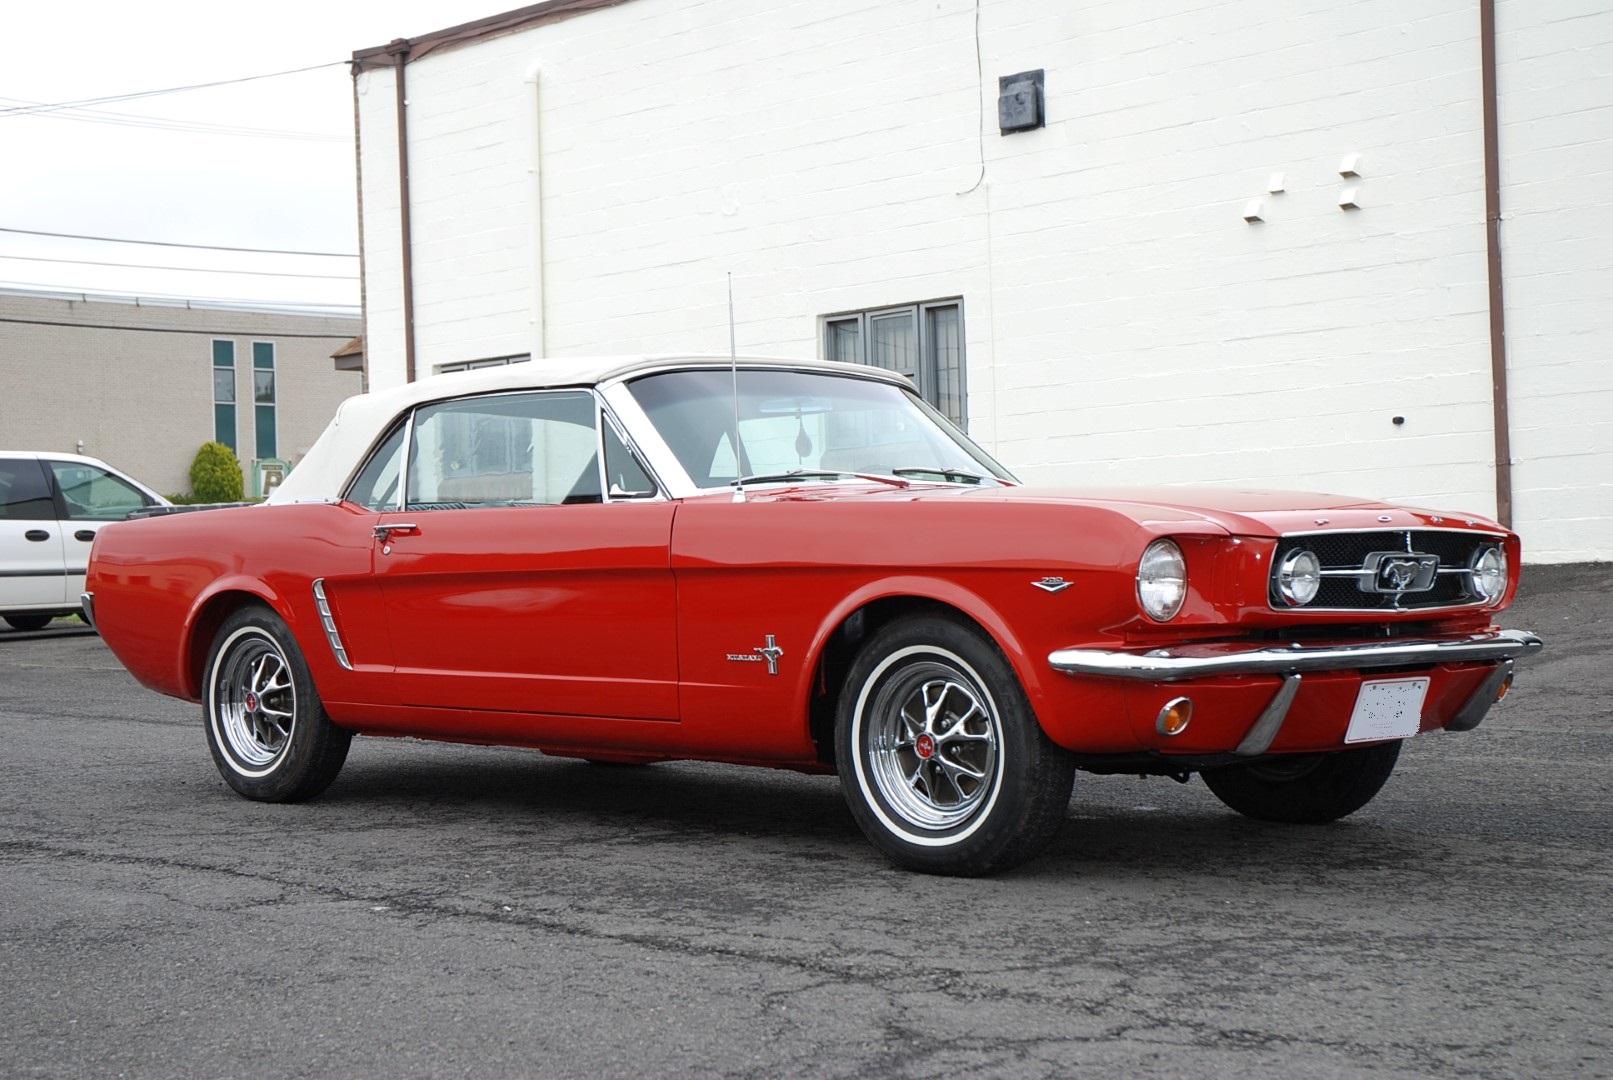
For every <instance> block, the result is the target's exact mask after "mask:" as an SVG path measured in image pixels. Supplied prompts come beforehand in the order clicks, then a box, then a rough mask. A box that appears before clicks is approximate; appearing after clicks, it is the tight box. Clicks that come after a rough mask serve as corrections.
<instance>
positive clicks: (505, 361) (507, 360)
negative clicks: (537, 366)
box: [432, 356, 532, 375]
mask: <svg viewBox="0 0 1613 1080" xmlns="http://www.w3.org/2000/svg"><path fill="white" fill-rule="evenodd" d="M531 359H532V357H530V356H496V357H494V358H493V359H491V360H459V361H456V362H455V363H452V364H438V365H436V366H435V367H434V368H432V370H433V371H434V372H436V374H438V375H446V374H448V373H449V372H450V371H475V370H476V369H477V368H486V367H505V366H507V365H509V364H524V363H526V362H527V361H528V360H531Z"/></svg>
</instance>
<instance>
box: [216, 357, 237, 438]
mask: <svg viewBox="0 0 1613 1080" xmlns="http://www.w3.org/2000/svg"><path fill="white" fill-rule="evenodd" d="M213 439H214V441H215V442H221V443H223V444H224V445H225V446H227V447H229V448H230V449H231V450H234V449H235V448H236V447H235V342H233V341H215V342H213Z"/></svg>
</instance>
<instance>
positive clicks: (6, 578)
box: [0, 450, 169, 630]
mask: <svg viewBox="0 0 1613 1080" xmlns="http://www.w3.org/2000/svg"><path fill="white" fill-rule="evenodd" d="M167 505H169V503H168V500H167V499H165V498H163V497H162V496H161V495H159V494H157V493H156V492H155V491H152V490H151V489H150V488H148V487H146V486H145V485H144V484H142V483H140V481H138V480H136V479H134V478H133V477H131V476H128V475H126V474H124V473H121V472H119V471H118V470H116V469H114V468H113V467H112V466H110V465H108V464H107V463H106V462H104V461H98V460H96V459H95V458H91V457H83V456H81V455H79V454H46V453H34V452H31V451H12V450H0V619H4V620H5V621H6V622H7V623H9V624H11V626H12V627H14V628H15V629H18V630H39V629H41V628H43V627H44V626H45V625H46V624H48V623H49V622H50V621H51V620H52V619H54V618H55V617H56V616H58V615H71V614H74V613H76V612H77V611H78V607H79V594H80V593H82V592H83V591H84V568H85V566H86V564H87V563H88V562H89V558H90V544H91V542H92V541H94V539H95V531H96V530H97V529H99V528H100V527H101V526H102V525H105V524H106V523H107V522H109V521H122V520H123V519H124V518H126V517H128V516H129V514H130V513H132V512H133V511H135V510H138V509H140V508H142V507H147V506H167Z"/></svg>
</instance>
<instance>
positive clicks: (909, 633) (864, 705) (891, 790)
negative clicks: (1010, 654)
mask: <svg viewBox="0 0 1613 1080" xmlns="http://www.w3.org/2000/svg"><path fill="white" fill-rule="evenodd" d="M835 750H836V755H837V758H836V760H837V761H838V768H839V772H840V783H841V789H842V790H843V791H844V793H845V796H846V802H847V804H848V805H849V806H850V808H851V812H852V816H853V817H855V818H856V819H857V824H858V825H859V826H861V828H862V830H863V832H864V833H865V834H866V835H867V836H868V838H869V839H870V840H872V841H873V842H874V844H875V845H876V846H877V847H879V848H880V850H882V851H883V852H885V854H886V855H887V856H889V857H890V858H891V860H892V861H893V862H895V863H896V864H897V865H899V866H904V867H907V868H909V869H913V870H923V871H927V872H930V873H943V874H988V873H993V872H995V871H999V870H1006V869H1008V868H1009V867H1011V866H1015V865H1017V864H1018V863H1021V862H1023V861H1024V860H1026V859H1028V858H1030V857H1031V856H1033V855H1035V854H1036V853H1037V852H1038V851H1039V850H1041V848H1042V847H1043V846H1044V845H1045V844H1046V843H1047V842H1048V841H1049V840H1050V839H1051V838H1052V836H1053V834H1054V833H1055V832H1056V831H1057V829H1058V827H1059V825H1060V824H1061V823H1062V821H1063V819H1064V817H1065V813H1066V809H1067V807H1068V805H1069V799H1070V788H1071V785H1072V783H1073V781H1074V776H1075V767H1074V764H1073V761H1072V759H1071V758H1070V756H1069V754H1068V753H1066V752H1065V751H1063V750H1061V749H1060V748H1059V747H1057V746H1055V745H1054V744H1053V743H1052V742H1051V741H1050V740H1049V739H1048V738H1047V736H1046V734H1044V733H1043V731H1042V729H1041V726H1040V725H1039V724H1038V723H1037V722H1036V717H1035V716H1034V714H1032V712H1031V708H1030V704H1029V702H1028V701H1027V700H1026V698H1025V693H1024V691H1023V690H1022V689H1021V687H1020V684H1019V680H1018V678H1017V677H1016V676H1015V674H1014V670H1013V668H1012V666H1011V665H1010V664H1009V663H1008V661H1007V659H1006V658H1005V657H1004V656H1003V654H1002V653H1001V651H1000V650H998V648H997V647H996V645H995V644H994V643H993V642H991V641H990V640H989V639H988V638H986V637H984V636H983V635H982V634H981V633H980V632H979V631H978V630H977V629H975V628H974V627H973V626H970V625H967V624H965V623H963V622H961V621H956V620H954V619H951V618H947V617H944V616H939V615H936V616H928V615H926V616H909V617H906V618H901V619H896V620H894V621H892V622H890V623H887V624H886V625H885V626H883V627H881V628H880V629H879V630H877V631H876V632H875V633H874V634H872V635H871V636H870V637H869V639H868V640H867V642H866V643H865V644H864V645H863V647H862V649H861V651H860V652H859V653H858V654H857V657H856V659H855V660H854V661H853V663H852V666H851V670H850V671H849V672H848V673H847V676H846V684H845V688H844V690H843V692H842V693H841V696H840V704H839V709H838V713H837V716H836V723H835Z"/></svg>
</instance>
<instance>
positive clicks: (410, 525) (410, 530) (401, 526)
mask: <svg viewBox="0 0 1613 1080" xmlns="http://www.w3.org/2000/svg"><path fill="white" fill-rule="evenodd" d="M373 531H374V533H375V538H376V539H377V540H379V541H381V543H383V544H385V543H387V542H389V541H390V540H391V539H392V538H393V537H394V536H419V535H420V526H418V525H416V524H415V523H414V522H412V521H394V522H392V523H390V524H387V525H377V526H376V527H375V529H374V530H373Z"/></svg>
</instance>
